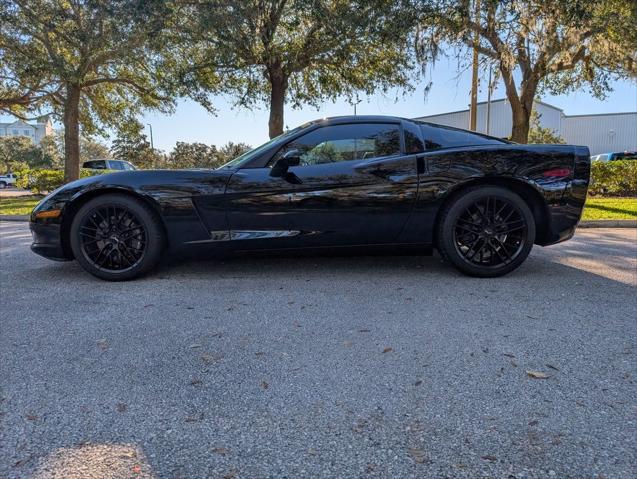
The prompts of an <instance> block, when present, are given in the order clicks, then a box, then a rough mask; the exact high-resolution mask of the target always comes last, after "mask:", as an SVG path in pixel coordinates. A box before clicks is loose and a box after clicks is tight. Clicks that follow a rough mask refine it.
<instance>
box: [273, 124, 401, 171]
mask: <svg viewBox="0 0 637 479" xmlns="http://www.w3.org/2000/svg"><path fill="white" fill-rule="evenodd" d="M290 150H299V152H300V154H301V155H300V156H301V163H300V164H301V165H306V166H307V165H319V164H323V163H335V162H338V161H348V160H366V159H370V158H378V157H382V156H392V155H399V154H400V128H399V126H398V125H393V124H380V123H376V124H374V123H361V124H355V125H334V126H325V127H322V128H319V129H317V130H314V131H312V132H310V133H307V134H305V135H303V136H301V137H299V138H297V139H295V140H293V141H291V142H290V143H288V144H287V145H285V146H284V147H283V148H282V149H281V150H279V152H278V153H277V154H276V155H275V157H274V160H277V159H278V158H280V157H281V156H282V155H283V154H285V153H286V152H287V151H290Z"/></svg>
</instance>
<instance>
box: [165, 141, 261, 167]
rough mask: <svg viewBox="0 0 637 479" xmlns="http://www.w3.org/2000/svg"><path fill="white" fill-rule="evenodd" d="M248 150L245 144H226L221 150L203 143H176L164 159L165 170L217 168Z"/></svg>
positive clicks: (248, 147)
mask: <svg viewBox="0 0 637 479" xmlns="http://www.w3.org/2000/svg"><path fill="white" fill-rule="evenodd" d="M249 149H250V146H248V145H246V144H245V143H232V142H229V143H226V144H225V145H224V146H222V147H221V148H219V149H217V147H216V146H214V145H211V146H208V145H205V144H203V143H184V142H177V144H176V145H175V148H174V149H173V151H171V152H170V155H168V158H167V159H166V167H167V168H211V169H214V168H219V167H220V166H221V165H223V164H225V163H227V162H229V161H230V160H233V159H234V158H236V157H237V156H240V155H242V154H243V153H245V152H246V151H248V150H249Z"/></svg>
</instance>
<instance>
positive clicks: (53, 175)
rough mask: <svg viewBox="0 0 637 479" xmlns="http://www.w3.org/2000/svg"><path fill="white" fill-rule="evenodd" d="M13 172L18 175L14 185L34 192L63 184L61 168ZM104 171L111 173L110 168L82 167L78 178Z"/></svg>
mask: <svg viewBox="0 0 637 479" xmlns="http://www.w3.org/2000/svg"><path fill="white" fill-rule="evenodd" d="M15 173H16V176H17V177H18V180H17V181H16V186H18V188H26V189H28V190H31V191H33V192H34V193H44V192H48V191H53V190H54V189H56V188H58V187H60V186H62V185H63V184H64V171H63V170H45V169H33V170H31V169H25V170H20V171H16V172H15ZM104 173H112V170H88V169H84V168H82V169H81V170H80V178H86V177H87V176H94V175H103V174H104Z"/></svg>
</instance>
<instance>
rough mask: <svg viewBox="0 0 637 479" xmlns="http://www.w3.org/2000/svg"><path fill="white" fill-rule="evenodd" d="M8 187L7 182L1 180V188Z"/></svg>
mask: <svg viewBox="0 0 637 479" xmlns="http://www.w3.org/2000/svg"><path fill="white" fill-rule="evenodd" d="M6 187H7V184H6V183H5V182H4V181H0V190H3V189H5V188H6Z"/></svg>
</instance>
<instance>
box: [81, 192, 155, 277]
mask: <svg viewBox="0 0 637 479" xmlns="http://www.w3.org/2000/svg"><path fill="white" fill-rule="evenodd" d="M70 235H71V238H70V240H71V249H72V250H73V255H74V256H75V259H77V261H78V262H79V263H80V265H81V266H82V267H83V268H84V269H85V270H86V271H88V272H89V273H91V274H92V275H94V276H97V277H98V278H101V279H106V280H110V281H120V280H126V279H132V278H135V277H137V276H140V275H142V274H144V273H147V272H148V271H149V270H150V269H152V268H153V267H154V266H155V265H156V264H157V263H158V262H159V259H160V256H161V251H162V249H163V245H164V234H163V229H162V225H161V223H160V220H159V218H158V217H157V215H156V214H155V212H154V211H153V210H152V209H151V208H150V207H149V206H148V205H146V204H145V203H143V202H142V201H139V200H136V199H135V198H132V197H129V196H126V195H119V194H108V195H103V196H98V197H97V198H94V199H92V200H91V201H89V202H88V203H86V204H85V205H84V206H82V208H80V210H79V211H78V212H77V214H76V215H75V217H74V218H73V222H72V224H71V231H70Z"/></svg>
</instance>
